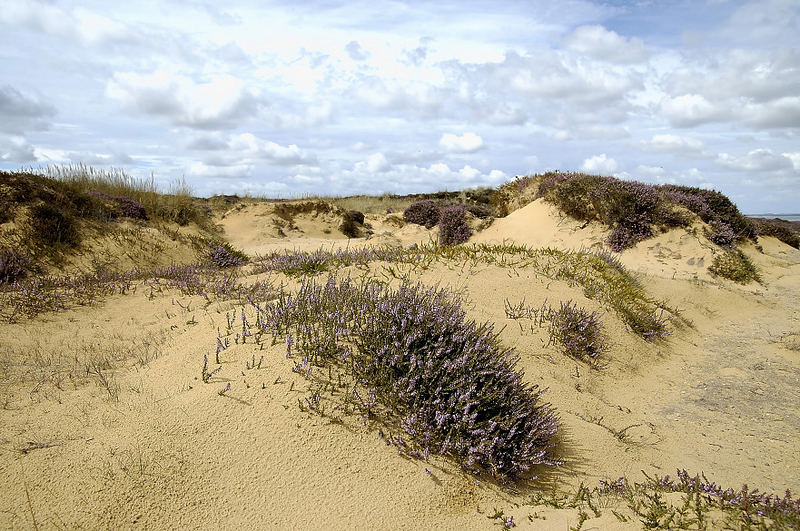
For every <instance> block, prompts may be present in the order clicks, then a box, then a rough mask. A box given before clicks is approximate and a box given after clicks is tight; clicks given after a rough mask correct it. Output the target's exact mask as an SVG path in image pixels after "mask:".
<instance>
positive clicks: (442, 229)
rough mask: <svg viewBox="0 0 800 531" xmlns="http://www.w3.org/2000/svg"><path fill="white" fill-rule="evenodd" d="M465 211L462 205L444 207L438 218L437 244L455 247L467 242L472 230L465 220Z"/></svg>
mask: <svg viewBox="0 0 800 531" xmlns="http://www.w3.org/2000/svg"><path fill="white" fill-rule="evenodd" d="M466 212H467V209H466V208H464V207H463V206H462V205H455V206H450V207H445V208H443V209H442V213H441V215H440V217H439V242H440V243H441V244H442V245H457V244H459V243H464V242H465V241H467V240H469V237H470V236H472V229H470V227H469V224H467V220H466Z"/></svg>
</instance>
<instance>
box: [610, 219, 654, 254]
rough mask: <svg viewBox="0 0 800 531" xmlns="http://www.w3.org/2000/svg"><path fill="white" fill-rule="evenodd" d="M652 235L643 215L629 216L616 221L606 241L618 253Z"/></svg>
mask: <svg viewBox="0 0 800 531" xmlns="http://www.w3.org/2000/svg"><path fill="white" fill-rule="evenodd" d="M652 235H653V229H652V227H651V226H650V223H649V222H648V220H647V218H646V217H645V216H642V215H638V216H631V217H629V218H626V219H624V220H622V221H621V222H619V223H617V225H616V226H615V227H614V228H613V229H612V230H611V234H609V236H608V240H607V242H606V243H608V246H609V247H610V248H611V250H612V251H614V252H616V253H619V252H622V251H624V250H625V249H630V248H631V247H633V246H634V245H636V244H637V243H639V242H640V241H642V240H646V239H647V238H650V237H651V236H652Z"/></svg>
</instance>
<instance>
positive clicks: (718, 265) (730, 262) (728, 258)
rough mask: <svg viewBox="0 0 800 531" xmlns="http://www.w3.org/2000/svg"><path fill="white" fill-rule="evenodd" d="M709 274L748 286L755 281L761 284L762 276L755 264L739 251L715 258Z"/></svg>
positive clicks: (734, 250) (733, 250) (718, 255)
mask: <svg viewBox="0 0 800 531" xmlns="http://www.w3.org/2000/svg"><path fill="white" fill-rule="evenodd" d="M708 272H709V273H711V274H712V275H715V276H718V277H722V278H727V279H728V280H733V281H734V282H737V283H739V284H747V283H749V282H751V281H753V280H755V281H756V282H761V275H759V273H758V269H757V268H756V266H755V264H753V262H751V261H750V259H749V258H748V257H747V255H746V254H744V253H743V252H742V251H740V250H739V249H730V250H728V251H725V252H724V253H722V254H717V255H716V256H714V260H713V262H712V264H711V265H710V266H709V267H708Z"/></svg>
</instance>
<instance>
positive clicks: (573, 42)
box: [566, 26, 648, 63]
mask: <svg viewBox="0 0 800 531" xmlns="http://www.w3.org/2000/svg"><path fill="white" fill-rule="evenodd" d="M566 45H567V48H568V49H570V50H572V51H574V52H577V53H580V54H585V55H588V56H591V57H594V58H596V59H600V60H603V61H609V62H612V63H635V62H639V61H643V60H645V59H647V57H648V53H647V50H645V47H644V42H643V41H642V40H641V39H639V38H636V37H633V38H630V39H627V38H625V37H622V36H621V35H619V34H618V33H616V32H614V31H611V30H608V29H606V28H604V27H603V26H580V27H579V28H576V29H575V31H573V32H572V33H571V34H570V35H569V36H568V37H567V38H566Z"/></svg>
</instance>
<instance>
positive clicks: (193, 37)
mask: <svg viewBox="0 0 800 531" xmlns="http://www.w3.org/2000/svg"><path fill="white" fill-rule="evenodd" d="M79 163H83V164H87V165H90V166H93V167H96V168H110V167H113V168H121V169H124V170H125V171H126V172H127V173H129V174H130V175H133V176H137V177H149V176H151V175H152V176H153V177H154V178H155V180H156V181H157V183H159V184H160V185H162V186H164V187H167V186H168V185H169V183H171V182H174V181H175V180H177V179H181V178H184V179H185V180H186V181H187V182H188V183H189V184H190V186H191V187H192V188H193V190H194V193H195V194H196V195H198V196H208V195H213V194H221V193H225V194H245V193H246V194H252V195H258V196H269V197H297V196H307V195H315V194H318V195H352V194H361V193H368V194H380V193H400V194H403V193H419V192H432V191H438V190H451V191H452V190H462V189H465V188H473V187H479V186H492V187H494V186H498V185H500V184H502V183H505V182H508V181H510V180H512V179H514V177H515V176H517V175H528V174H532V173H541V172H544V171H548V170H561V171H584V172H588V173H593V174H601V175H613V176H616V177H619V178H621V179H635V180H639V181H644V182H648V183H656V184H662V183H675V184H685V185H690V186H700V187H704V188H713V189H716V190H719V191H721V192H723V193H725V194H727V195H728V196H729V197H730V198H731V199H733V201H734V202H735V203H737V205H738V206H739V208H740V209H741V210H742V211H743V212H745V213H750V214H755V213H767V212H769V213H793V212H798V211H800V0H757V1H736V0H730V1H725V0H686V1H684V0H653V1H613V0H607V1H602V2H601V1H590V0H561V1H555V2H554V1H553V0H506V1H503V0H497V1H488V0H487V1H475V0H458V1H457V2H456V1H452V0H441V1H400V0H391V1H386V0H369V1H363V0H356V1H351V2H334V1H329V0H318V1H303V0H289V1H255V0H254V1H247V0H228V1H226V2H217V1H212V0H208V1H207V0H186V1H174V0H128V1H126V2H108V1H105V0H98V1H74V2H64V1H58V0H44V1H28V0H0V169H19V168H37V167H41V166H47V165H54V164H55V165H68V164H79Z"/></svg>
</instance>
